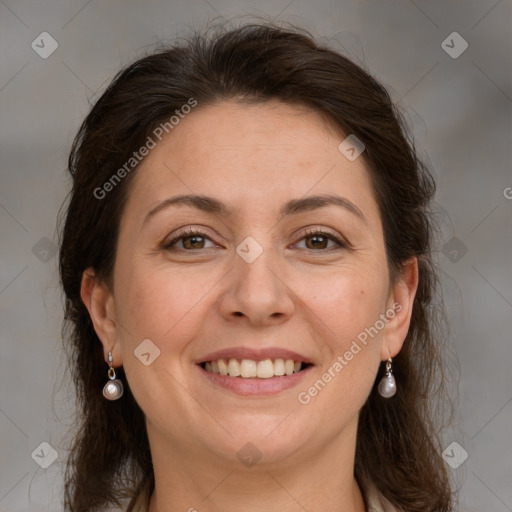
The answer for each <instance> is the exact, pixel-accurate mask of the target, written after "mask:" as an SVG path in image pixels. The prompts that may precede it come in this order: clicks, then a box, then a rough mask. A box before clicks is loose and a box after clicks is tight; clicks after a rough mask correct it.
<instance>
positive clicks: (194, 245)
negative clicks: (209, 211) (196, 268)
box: [163, 228, 213, 251]
mask: <svg viewBox="0 0 512 512" xmlns="http://www.w3.org/2000/svg"><path fill="white" fill-rule="evenodd" d="M201 239H202V240H201ZM205 240H210V242H211V239H210V238H209V237H208V236H207V235H206V234H205V233H203V232H202V231H198V230H197V229H193V228H190V229H188V230H186V231H182V232H181V233H178V234H177V235H176V236H175V237H174V238H173V239H172V240H170V241H169V242H165V244H164V246H163V248H164V249H167V250H172V248H173V246H174V245H176V243H177V242H180V241H181V247H178V248H177V250H185V251H190V250H194V249H208V247H204V243H205ZM212 243H213V242H212Z"/></svg>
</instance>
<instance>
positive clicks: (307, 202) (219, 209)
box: [142, 194, 368, 226]
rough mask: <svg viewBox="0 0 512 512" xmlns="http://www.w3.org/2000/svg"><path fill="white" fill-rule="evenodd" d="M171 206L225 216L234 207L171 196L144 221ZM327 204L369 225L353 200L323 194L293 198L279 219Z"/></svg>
mask: <svg viewBox="0 0 512 512" xmlns="http://www.w3.org/2000/svg"><path fill="white" fill-rule="evenodd" d="M171 206H189V207H191V208H195V209H196V210H200V211H202V212H206V213H212V214H215V215H220V216H223V217H232V216H233V214H234V211H235V210H234V209H233V208H231V207H229V206H227V205H226V204H224V203H223V202H221V201H219V200H218V199H215V198H214V197H210V196H205V195H194V194H187V195H179V196H174V197H169V198H168V199H165V200H163V201H161V202H160V203H158V204H157V205H156V206H155V207H154V208H152V209H151V210H150V211H149V212H148V214H147V215H146V217H145V219H144V222H143V223H142V224H143V225H145V224H146V223H147V222H148V221H149V220H150V219H151V218H152V217H154V216H155V215H156V214H157V213H159V212H161V211H162V210H165V209H167V208H169V207H171ZM327 206H338V207H341V208H344V209H345V210H348V211H349V212H351V213H353V214H354V215H355V216H357V217H358V218H359V219H360V220H362V221H363V222H364V223H365V224H366V225H367V226H368V220H367V219H366V217H365V216H364V214H363V212H362V211H361V210H360V209H359V208H358V207H357V206H356V205H355V204H354V203H353V202H352V201H349V200H348V199H347V198H345V197H341V196H336V195H331V194H323V195H316V196H307V197H303V198H301V199H292V200H290V201H288V202H287V203H285V204H284V205H283V206H282V207H281V209H280V210H279V220H281V219H282V218H283V217H286V216H289V215H297V214H299V213H303V212H308V211H312V210H317V209H319V208H325V207H327Z"/></svg>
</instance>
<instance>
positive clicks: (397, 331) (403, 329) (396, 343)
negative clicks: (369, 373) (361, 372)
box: [380, 256, 419, 361]
mask: <svg viewBox="0 0 512 512" xmlns="http://www.w3.org/2000/svg"><path fill="white" fill-rule="evenodd" d="M418 278H419V275H418V258H416V256H414V257H412V258H410V259H409V260H407V261H406V262H405V264H404V265H403V267H402V270H401V272H400V276H399V277H398V279H397V281H396V283H395V284H394V285H392V288H391V290H390V294H389V299H388V310H387V313H386V314H387V316H388V318H390V320H389V322H388V323H387V325H386V329H385V334H384V337H383V343H382V346H381V354H380V358H381V361H385V360H386V359H388V358H389V357H395V356H396V355H397V354H398V353H399V352H400V350H401V349H402V346H403V344H404V341H405V338H406V336H407V332H408V331H409V325H410V323H411V316H412V306H413V303H414V297H415V296H416V290H417V289H418ZM392 312H394V313H392ZM388 313H389V314H388Z"/></svg>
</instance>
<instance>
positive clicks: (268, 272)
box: [225, 232, 292, 322]
mask: <svg viewBox="0 0 512 512" xmlns="http://www.w3.org/2000/svg"><path fill="white" fill-rule="evenodd" d="M256 237H257V238H258V239H259V241H258V240H257V239H256ZM271 238H272V237H271V236H270V235H269V233H264V232H262V234H260V235H255V236H254V237H253V236H248V237H246V238H245V239H244V240H242V242H241V243H240V244H239V245H238V246H237V247H236V252H237V256H236V259H235V261H234V264H233V272H232V273H231V276H232V277H231V279H232V285H231V286H230V291H229V292H228V296H229V299H228V300H227V301H226V303H225V306H227V307H228V311H225V313H228V314H231V315H233V314H236V315H238V316H239V315H240V313H242V314H243V315H245V316H247V317H249V318H250V319H251V320H252V321H255V322H263V321H265V320H266V319H270V318H274V317H276V316H283V315H288V314H289V313H290V312H291V307H292V300H291V298H290V296H289V293H287V291H286V290H287V287H286V286H285V285H284V282H283V281H284V279H282V278H281V277H280V276H279V272H280V269H282V265H281V264H280V256H279V254H278V253H277V252H276V249H275V247H274V246H273V244H272V239H271Z"/></svg>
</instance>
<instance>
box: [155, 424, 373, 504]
mask: <svg viewBox="0 0 512 512" xmlns="http://www.w3.org/2000/svg"><path fill="white" fill-rule="evenodd" d="M356 427H357V424H356V425H351V426H350V427H347V431H345V432H343V433H342V434H340V436H339V438H338V439H336V440H335V441H334V442H332V443H329V444H328V445H325V446H324V447H323V448H318V447H316V448H315V449H314V450H312V451H310V452H309V453H308V450H307V449H306V448H303V449H299V450H298V451H297V452H295V453H294V454H293V455H291V456H289V457H287V458H286V460H279V461H272V462H267V463H258V464H256V465H254V466H252V467H245V466H244V465H243V464H241V463H240V462H239V461H238V460H229V459H227V458H226V459H222V460H219V459H218V457H216V456H205V453H204V452H205V450H203V451H202V453H199V451H196V450H197V448H194V446H187V447H183V445H182V447H181V448H180V447H179V446H176V445H172V446H169V445H168V443H166V442H165V441H164V440H163V439H161V438H159V435H158V433H157V432H155V431H153V430H152V429H151V427H150V426H149V425H148V436H149V439H150V445H151V452H152V458H153V468H154V474H155V491H154V493H153V495H152V497H151V502H150V507H149V512H181V511H183V512H185V511H188V512H204V511H208V512H226V511H227V512H229V511H237V510H243V511H244V512H260V511H261V510H265V512H291V511H298V510H301V511H304V510H307V511H308V512H317V511H318V512H320V511H322V512H324V511H325V510H329V511H337V510H343V511H344V512H364V511H365V507H364V501H363V497H362V494H361V491H360V489H359V486H358V484H357V482H356V480H355V478H354V474H353V468H354V454H355V433H356ZM299 452H300V453H299Z"/></svg>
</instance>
